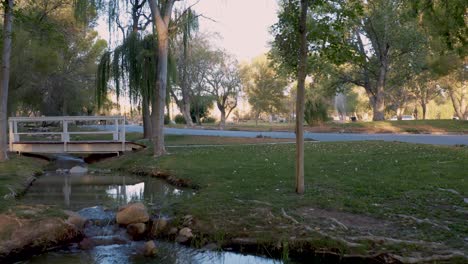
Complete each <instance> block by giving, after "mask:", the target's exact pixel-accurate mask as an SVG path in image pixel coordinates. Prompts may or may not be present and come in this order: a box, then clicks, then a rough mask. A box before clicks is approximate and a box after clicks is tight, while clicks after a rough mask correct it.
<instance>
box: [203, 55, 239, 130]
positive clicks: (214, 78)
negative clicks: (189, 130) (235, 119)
mask: <svg viewBox="0 0 468 264" xmlns="http://www.w3.org/2000/svg"><path fill="white" fill-rule="evenodd" d="M215 54H216V55H215V56H213V57H212V58H214V61H213V64H212V65H210V69H209V70H208V72H207V74H206V76H205V81H206V84H207V86H208V87H209V88H208V91H209V93H210V94H211V95H212V96H213V97H214V99H215V101H216V106H217V107H218V110H219V112H220V113H221V120H220V122H219V127H220V128H221V129H224V127H225V126H226V119H227V118H228V117H229V115H230V114H231V112H232V111H233V110H234V109H235V108H236V107H237V97H238V94H239V91H240V88H241V81H240V76H239V69H238V65H237V62H236V61H235V60H234V59H233V58H232V57H231V56H229V55H228V54H226V52H224V51H220V50H219V51H216V52H215Z"/></svg>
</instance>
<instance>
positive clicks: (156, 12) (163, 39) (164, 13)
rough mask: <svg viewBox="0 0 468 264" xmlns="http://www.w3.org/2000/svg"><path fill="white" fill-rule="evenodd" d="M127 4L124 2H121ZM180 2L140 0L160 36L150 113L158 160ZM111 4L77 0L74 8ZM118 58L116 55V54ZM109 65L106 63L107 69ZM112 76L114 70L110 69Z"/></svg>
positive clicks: (97, 0) (160, 151) (155, 154)
mask: <svg viewBox="0 0 468 264" xmlns="http://www.w3.org/2000/svg"><path fill="white" fill-rule="evenodd" d="M122 1H124V0H122ZM176 1H179V0H144V1H141V2H140V4H139V6H141V7H144V6H146V4H147V6H149V10H150V11H151V22H150V23H151V24H152V25H153V29H155V32H156V34H157V45H155V47H154V48H155V51H156V50H157V54H158V56H157V64H156V65H157V73H156V74H155V75H154V78H155V81H154V84H155V85H154V88H153V95H154V96H153V100H152V102H151V105H152V111H151V124H152V136H151V138H152V141H153V146H154V148H153V155H154V156H155V157H157V156H161V155H164V154H165V153H166V149H165V147H164V134H163V128H164V108H165V105H166V102H167V100H166V99H167V94H168V90H167V87H168V77H167V76H168V75H169V74H168V73H169V71H168V70H169V68H170V67H169V65H168V64H169V37H170V34H169V33H170V32H171V30H172V27H171V20H172V19H171V16H172V9H173V7H174V3H175V2H176ZM112 2H113V1H110V0H77V1H75V8H76V9H77V10H82V9H83V8H79V7H80V5H89V6H93V7H98V6H99V5H100V4H102V3H107V4H108V6H109V7H112ZM125 2H126V3H128V2H130V3H135V1H130V0H127V1H125ZM121 13H123V12H118V14H115V15H114V17H119V15H121ZM114 57H115V55H114ZM106 65H107V63H104V65H103V67H105V66H106ZM108 66H109V69H108V70H109V73H110V72H111V71H114V70H115V69H113V68H112V69H111V68H110V62H109V64H108ZM109 75H110V74H109Z"/></svg>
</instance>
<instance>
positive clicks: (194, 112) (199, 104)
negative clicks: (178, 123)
mask: <svg viewBox="0 0 468 264" xmlns="http://www.w3.org/2000/svg"><path fill="white" fill-rule="evenodd" d="M192 100H193V103H192V104H190V116H191V118H192V122H194V123H197V124H198V125H201V123H202V119H205V118H207V117H208V116H209V114H210V109H211V108H212V107H213V97H212V96H206V95H205V96H194V97H192Z"/></svg>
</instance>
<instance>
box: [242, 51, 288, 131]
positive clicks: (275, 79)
mask: <svg viewBox="0 0 468 264" xmlns="http://www.w3.org/2000/svg"><path fill="white" fill-rule="evenodd" d="M241 79H242V83H243V87H244V90H245V92H246V94H247V96H248V101H249V104H250V105H251V106H252V110H253V111H254V112H255V123H257V122H258V118H259V116H260V114H262V113H267V114H273V113H278V112H283V108H284V104H283V100H284V98H285V96H284V90H285V88H286V85H287V80H286V78H285V77H283V76H280V75H279V74H278V73H277V72H276V70H275V68H273V67H272V65H271V62H270V61H268V59H267V58H266V56H264V55H263V56H260V57H257V58H255V59H253V61H252V62H251V64H249V65H244V66H242V67H241Z"/></svg>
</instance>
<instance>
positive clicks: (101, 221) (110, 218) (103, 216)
mask: <svg viewBox="0 0 468 264" xmlns="http://www.w3.org/2000/svg"><path fill="white" fill-rule="evenodd" d="M77 214H78V215H80V216H81V217H83V218H86V219H88V220H89V221H90V222H92V223H93V224H94V225H99V226H106V225H109V224H112V223H115V213H114V212H112V211H109V210H105V209H104V207H102V206H93V207H88V208H83V209H81V210H80V211H78V212H77Z"/></svg>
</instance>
